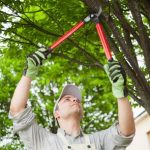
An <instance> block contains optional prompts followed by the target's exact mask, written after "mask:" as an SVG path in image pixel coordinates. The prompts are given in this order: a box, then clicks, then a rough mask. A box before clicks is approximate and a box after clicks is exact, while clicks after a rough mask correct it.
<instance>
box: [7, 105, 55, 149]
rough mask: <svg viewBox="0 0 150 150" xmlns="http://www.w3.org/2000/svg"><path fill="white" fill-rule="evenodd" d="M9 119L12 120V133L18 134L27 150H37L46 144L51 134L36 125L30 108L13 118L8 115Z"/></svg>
mask: <svg viewBox="0 0 150 150" xmlns="http://www.w3.org/2000/svg"><path fill="white" fill-rule="evenodd" d="M9 118H11V119H12V120H13V132H14V133H18V134H19V136H20V139H21V140H22V141H23V143H24V145H25V146H26V147H27V149H29V150H30V149H32V150H35V149H36V150H37V149H40V147H42V146H43V145H45V144H46V142H47V143H48V141H47V139H48V138H49V137H51V135H52V133H50V132H49V131H47V130H46V129H44V128H42V127H40V126H39V125H38V124H37V123H36V121H35V114H34V113H33V112H32V109H31V107H27V108H25V109H24V110H23V111H22V112H20V113H19V114H17V115H15V116H12V115H11V113H9Z"/></svg>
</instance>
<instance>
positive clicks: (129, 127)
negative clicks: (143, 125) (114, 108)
mask: <svg viewBox="0 0 150 150" xmlns="http://www.w3.org/2000/svg"><path fill="white" fill-rule="evenodd" d="M118 116H119V128H120V131H121V133H122V134H123V135H125V136H129V135H131V134H133V133H135V124H134V118H133V112H132V108H131V105H130V103H129V101H128V98H126V97H125V98H121V99H118Z"/></svg>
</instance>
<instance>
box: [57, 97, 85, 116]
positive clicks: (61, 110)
mask: <svg viewBox="0 0 150 150" xmlns="http://www.w3.org/2000/svg"><path fill="white" fill-rule="evenodd" d="M57 114H58V117H57V119H59V118H64V119H65V118H66V119H67V118H69V117H72V116H74V117H80V119H81V118H82V116H83V107H82V104H81V102H80V100H78V99H77V98H76V97H74V96H72V95H65V96H63V97H62V98H61V100H60V101H59V103H58V110H57Z"/></svg>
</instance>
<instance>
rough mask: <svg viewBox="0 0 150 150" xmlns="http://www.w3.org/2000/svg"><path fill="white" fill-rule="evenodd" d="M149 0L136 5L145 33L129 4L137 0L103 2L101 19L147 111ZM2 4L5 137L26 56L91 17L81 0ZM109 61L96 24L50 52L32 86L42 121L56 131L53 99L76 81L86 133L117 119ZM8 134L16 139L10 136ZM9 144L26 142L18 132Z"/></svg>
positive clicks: (0, 107)
mask: <svg viewBox="0 0 150 150" xmlns="http://www.w3.org/2000/svg"><path fill="white" fill-rule="evenodd" d="M146 2H147V0H144V1H143V2H140V3H139V2H138V3H137V4H138V6H137V5H136V6H137V7H139V8H140V9H139V10H138V11H137V12H138V13H140V17H141V18H142V20H140V21H142V22H140V23H141V24H142V27H141V28H142V29H144V31H145V32H144V31H143V32H144V33H143V32H142V31H140V29H139V24H140V23H139V20H138V19H139V18H137V17H138V16H136V15H137V14H136V12H134V9H133V8H132V6H131V4H132V3H133V0H131V1H130V2H129V1H127V0H121V1H117V0H115V1H110V3H109V4H106V5H104V6H105V7H104V12H103V13H102V15H101V18H100V20H101V21H102V24H103V26H104V28H105V32H106V33H107V38H108V41H109V43H110V45H111V48H112V50H113V53H114V55H115V57H116V58H117V59H118V60H119V61H120V62H121V64H122V65H123V67H124V68H125V70H126V72H127V74H128V76H129V78H128V82H129V93H130V96H131V97H132V98H133V99H134V101H136V102H138V103H139V104H140V105H142V106H143V107H145V108H146V109H147V111H148V107H149V105H148V104H149V103H150V102H149V101H150V99H149V98H148V99H147V101H146V100H145V101H142V100H141V99H143V100H144V99H146V97H148V96H149V94H148V93H149V89H150V88H149V89H147V88H148V87H149V81H150V80H149V75H150V71H149V70H150V67H149V63H148V58H150V57H149V54H148V53H146V52H147V51H146V50H148V48H147V47H148V46H149V43H150V42H147V43H145V44H143V42H145V41H147V40H148V41H149V34H150V33H149V31H150V30H149V20H150V14H149V11H148V10H149V9H145V7H148V5H145V3H146ZM148 3H149V2H148ZM0 8H1V10H0V33H1V34H0V40H1V42H2V44H1V45H0V47H1V48H0V58H1V63H0V79H1V80H0V88H1V90H0V114H1V118H0V122H1V124H0V131H1V132H0V137H2V138H1V140H3V138H4V137H5V136H6V137H9V136H8V135H12V130H11V129H12V122H11V120H9V119H8V112H9V105H10V100H11V97H12V95H13V92H14V89H15V87H16V85H17V83H18V82H19V80H20V78H21V76H22V70H23V68H24V64H25V59H26V56H27V55H28V54H30V53H31V52H33V51H35V50H37V48H39V47H40V46H46V47H48V46H49V45H51V44H52V43H53V42H54V41H56V40H57V39H58V37H60V35H63V34H64V33H65V32H66V31H68V30H69V29H70V28H71V27H72V26H74V25H75V24H76V23H77V22H78V21H79V20H81V19H83V18H84V17H85V16H87V8H86V7H85V6H84V4H83V2H82V1H80V0H77V1H74V0H64V1H56V0H51V1H49V0H15V1H11V0H7V1H6V0H1V2H0ZM120 17H121V18H120ZM141 24H140V25H141ZM147 36H148V39H147ZM144 37H145V38H144ZM142 40H143V41H142ZM139 43H140V44H139ZM146 46H147V47H146ZM147 57H148V58H147ZM139 59H141V61H142V63H141V62H140V60H139ZM149 62H150V61H149ZM105 63H107V60H106V58H105V54H104V50H103V48H102V46H101V44H100V42H99V39H98V36H97V33H96V30H95V25H94V24H92V23H89V24H87V25H86V26H84V27H83V28H82V29H80V31H78V32H76V33H75V34H73V36H71V37H70V38H69V39H68V40H67V41H65V42H64V43H63V44H61V45H60V46H59V47H58V48H56V50H55V51H54V53H53V55H52V57H51V58H49V59H48V60H47V61H46V62H45V64H44V66H42V67H41V68H40V72H39V76H38V77H37V78H36V80H35V81H34V82H33V85H32V89H31V95H30V105H32V108H33V110H34V112H35V113H36V116H37V121H38V123H39V124H42V125H43V126H44V127H48V128H49V130H50V131H52V132H56V126H55V123H54V119H53V115H52V112H53V106H54V102H55V101H56V99H57V98H58V97H59V93H60V91H61V89H62V86H63V85H64V84H66V83H73V84H76V85H78V86H79V87H80V88H81V90H82V93H83V106H84V109H85V116H84V119H83V121H82V126H83V130H84V132H86V133H90V132H93V131H96V130H102V129H105V128H107V127H109V126H110V125H111V124H112V123H113V122H114V121H115V120H116V119H117V105H116V104H117V102H116V100H115V98H114V97H113V96H112V93H111V85H110V83H109V80H108V78H107V77H106V74H105V73H104V70H103V64H105ZM138 73H140V74H138ZM145 89H147V90H145ZM144 90H145V91H144ZM141 91H144V92H143V93H141ZM144 96H145V97H144ZM145 104H147V105H145ZM146 106H147V107H146ZM149 108H150V107H149ZM9 138H10V139H12V136H11V137H9ZM11 143H13V144H11V145H9V144H8V146H7V145H6V147H5V148H3V149H8V150H9V149H20V147H22V145H21V146H19V144H20V143H19V141H18V137H16V136H15V137H14V139H13V142H11ZM18 143H19V144H18Z"/></svg>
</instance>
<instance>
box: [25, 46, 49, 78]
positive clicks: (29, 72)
mask: <svg viewBox="0 0 150 150" xmlns="http://www.w3.org/2000/svg"><path fill="white" fill-rule="evenodd" d="M50 55H51V53H50V52H49V50H46V49H45V48H40V49H39V50H38V51H36V52H34V53H32V54H30V55H29V56H27V60H26V66H25V68H24V71H23V75H24V76H27V77H29V78H31V79H34V78H35V77H36V75H37V74H38V70H39V67H40V66H41V65H42V64H43V61H44V60H45V59H47V57H48V56H50Z"/></svg>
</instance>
